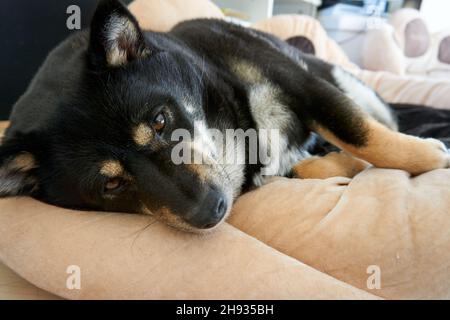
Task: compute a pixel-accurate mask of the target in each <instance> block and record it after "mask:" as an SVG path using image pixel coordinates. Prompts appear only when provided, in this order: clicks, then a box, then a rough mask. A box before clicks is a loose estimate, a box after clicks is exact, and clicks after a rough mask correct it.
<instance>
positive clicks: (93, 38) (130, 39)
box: [88, 0, 150, 67]
mask: <svg viewBox="0 0 450 320" xmlns="http://www.w3.org/2000/svg"><path fill="white" fill-rule="evenodd" d="M88 54H89V59H90V62H91V63H92V65H93V66H95V67H118V66H123V65H125V64H127V63H128V62H130V61H132V60H135V59H139V58H143V57H146V56H148V55H149V54H150V50H149V48H147V46H146V44H145V39H144V35H143V33H142V31H141V29H140V28H139V25H138V22H137V21H136V19H135V18H134V17H133V15H132V14H131V13H130V12H129V11H128V9H127V8H126V7H125V6H124V5H123V4H122V3H121V2H120V1H118V0H101V1H100V3H99V5H98V7H97V10H96V11H95V13H94V17H93V18H92V23H91V35H90V43H89V50H88Z"/></svg>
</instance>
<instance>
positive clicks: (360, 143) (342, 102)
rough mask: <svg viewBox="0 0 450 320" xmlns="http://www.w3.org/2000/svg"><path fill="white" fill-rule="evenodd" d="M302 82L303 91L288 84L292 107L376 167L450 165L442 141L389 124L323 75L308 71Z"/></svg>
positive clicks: (415, 168) (409, 168) (421, 168)
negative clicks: (297, 90) (383, 122)
mask: <svg viewBox="0 0 450 320" xmlns="http://www.w3.org/2000/svg"><path fill="white" fill-rule="evenodd" d="M291 76H292V74H291ZM305 79H306V80H305ZM302 82H303V90H301V91H302V92H301V93H300V94H298V93H295V92H294V90H293V87H292V83H288V84H286V86H285V88H287V90H288V93H289V95H290V96H292V97H293V99H292V100H291V101H292V104H291V105H292V109H293V110H294V111H295V112H296V113H297V115H298V116H299V118H302V119H305V121H306V122H308V126H309V128H311V129H312V130H313V131H315V132H317V133H319V134H320V135H321V136H322V137H323V138H325V139H326V140H327V141H329V142H330V143H332V144H334V145H335V146H337V147H339V148H340V149H342V150H344V151H346V152H348V153H349V154H351V155H353V156H355V157H357V158H359V159H362V160H365V161H367V162H369V163H371V164H373V165H374V166H376V167H380V168H392V169H401V170H405V171H408V172H409V173H411V174H413V175H418V174H421V173H424V172H427V171H431V170H434V169H439V168H448V167H449V165H450V155H449V153H448V152H447V149H446V147H445V145H444V144H443V143H441V142H440V141H437V140H434V139H422V138H418V137H413V136H409V135H406V134H402V133H399V132H396V131H393V130H391V129H389V128H387V127H386V126H385V125H383V124H381V123H380V122H378V121H377V120H375V119H374V118H373V117H371V116H370V115H369V114H368V113H366V112H364V110H363V108H361V107H359V106H358V105H357V104H356V103H355V102H354V101H353V100H351V99H349V98H348V97H346V96H345V95H344V94H343V93H342V92H341V91H340V90H338V89H337V88H336V87H334V86H332V85H331V84H329V83H327V82H326V81H324V80H322V79H319V78H316V77H311V76H307V75H305V74H304V78H303V81H302ZM283 86H284V83H283ZM305 101H307V102H308V103H305Z"/></svg>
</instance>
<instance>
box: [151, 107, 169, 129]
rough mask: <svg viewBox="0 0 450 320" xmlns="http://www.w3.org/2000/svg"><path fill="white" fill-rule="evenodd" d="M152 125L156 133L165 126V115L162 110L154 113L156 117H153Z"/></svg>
mask: <svg viewBox="0 0 450 320" xmlns="http://www.w3.org/2000/svg"><path fill="white" fill-rule="evenodd" d="M152 127H153V129H154V130H155V131H156V133H158V134H161V133H162V131H163V130H164V128H165V127H166V116H165V115H164V112H160V113H158V114H157V115H156V117H155V118H154V119H153V123H152Z"/></svg>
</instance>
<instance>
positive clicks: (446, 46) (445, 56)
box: [439, 36, 450, 64]
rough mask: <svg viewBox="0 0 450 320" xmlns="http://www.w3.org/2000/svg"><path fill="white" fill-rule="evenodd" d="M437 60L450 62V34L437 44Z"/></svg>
mask: <svg viewBox="0 0 450 320" xmlns="http://www.w3.org/2000/svg"><path fill="white" fill-rule="evenodd" d="M439 61H440V62H442V63H447V64H450V36H447V37H445V38H444V39H442V41H441V43H440V45H439Z"/></svg>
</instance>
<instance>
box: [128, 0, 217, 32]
mask: <svg viewBox="0 0 450 320" xmlns="http://www.w3.org/2000/svg"><path fill="white" fill-rule="evenodd" d="M129 9H130V11H131V12H132V13H133V14H134V16H135V17H136V18H137V19H138V21H139V24H140V26H141V27H142V28H143V29H151V30H153V31H168V30H170V28H172V27H173V26H174V25H175V24H177V23H178V22H180V21H182V20H188V19H194V18H218V19H220V18H223V17H224V15H223V13H222V11H220V9H219V8H218V7H216V6H215V5H214V4H213V3H212V2H211V1H209V0H188V1H186V0H165V1H161V0H137V1H133V2H132V3H131V4H130V6H129Z"/></svg>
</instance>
